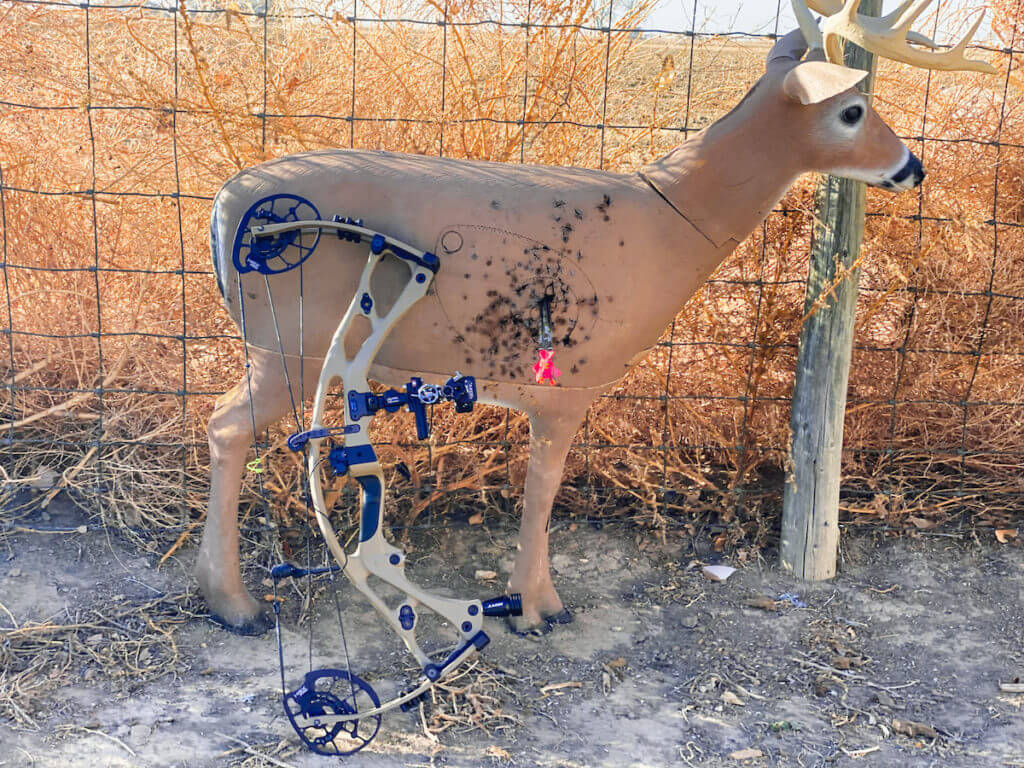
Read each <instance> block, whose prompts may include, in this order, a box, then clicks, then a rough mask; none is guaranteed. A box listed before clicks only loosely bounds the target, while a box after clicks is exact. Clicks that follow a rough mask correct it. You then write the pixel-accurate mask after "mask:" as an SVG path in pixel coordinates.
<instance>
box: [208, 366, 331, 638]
mask: <svg viewBox="0 0 1024 768" xmlns="http://www.w3.org/2000/svg"><path fill="white" fill-rule="evenodd" d="M249 364H250V368H249V371H248V374H247V375H243V376H242V379H241V381H239V382H238V384H236V385H235V386H234V388H233V389H231V390H230V391H229V392H228V393H227V394H225V395H224V396H222V397H220V398H218V400H217V404H216V406H215V408H214V410H213V415H212V416H211V417H210V422H209V425H208V426H207V434H208V437H209V443H210V503H209V508H208V510H207V513H206V523H205V525H204V527H203V539H202V543H201V544H200V546H199V554H198V556H197V557H196V562H195V567H194V574H195V577H196V580H197V581H198V582H199V589H200V591H201V592H202V594H203V597H204V598H205V599H206V604H207V607H208V608H209V610H210V613H211V614H212V616H213V618H214V620H216V621H218V622H219V623H221V624H223V625H224V626H225V627H226V628H228V629H230V630H232V631H234V632H238V633H241V634H247V635H254V634H262V633H263V632H265V631H266V630H267V629H269V628H270V626H271V625H272V622H271V621H270V619H269V617H267V615H266V614H265V612H264V610H263V606H262V605H261V604H260V603H259V602H257V601H256V600H254V599H253V598H252V596H251V595H250V594H249V592H248V590H246V588H245V585H244V584H243V583H242V571H241V565H240V562H239V557H238V496H239V491H240V489H241V485H242V476H243V472H244V471H245V466H246V461H247V457H248V456H249V451H250V449H251V448H252V446H253V433H254V425H255V434H257V435H259V434H260V433H261V432H262V431H263V430H264V429H266V428H267V427H268V426H270V425H271V424H273V423H274V422H276V421H278V420H279V419H280V418H281V417H282V416H284V415H285V414H286V413H290V412H291V403H292V398H291V397H289V392H288V381H289V380H290V382H291V385H292V387H293V388H294V389H295V390H296V391H295V392H294V398H295V402H296V404H298V403H299V400H300V397H301V395H300V393H299V391H298V390H299V362H298V360H297V359H294V358H290V359H289V364H288V377H286V376H285V374H284V368H283V366H282V362H281V357H280V355H279V354H276V353H271V352H267V351H264V350H261V349H257V348H255V347H250V348H249ZM319 368H320V361H319V360H314V359H312V358H307V359H306V361H305V365H304V366H303V369H304V370H303V372H304V374H305V378H306V382H305V386H304V387H303V388H302V389H303V390H304V391H305V393H307V394H308V393H311V392H312V391H313V388H315V386H316V374H317V373H318V372H319ZM250 398H251V403H250Z"/></svg>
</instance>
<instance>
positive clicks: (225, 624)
mask: <svg viewBox="0 0 1024 768" xmlns="http://www.w3.org/2000/svg"><path fill="white" fill-rule="evenodd" d="M209 618H210V621H212V622H213V623H214V624H216V625H217V626H218V627H220V628H221V629H226V630H227V631H228V632H231V633H232V634H234V635H243V636H244V637H260V636H262V635H265V634H266V633H267V632H268V631H269V630H270V628H271V627H273V626H274V621H273V619H271V618H270V616H269V615H268V614H267V613H266V612H264V611H261V612H260V613H257V614H256V615H255V616H254V617H253V618H251V619H246V620H245V621H242V622H240V623H238V624H232V623H231V622H230V621H228V620H227V619H225V618H223V617H221V616H218V615H217V614H216V613H211V614H210V616H209Z"/></svg>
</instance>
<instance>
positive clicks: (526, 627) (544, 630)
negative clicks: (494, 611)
mask: <svg viewBox="0 0 1024 768" xmlns="http://www.w3.org/2000/svg"><path fill="white" fill-rule="evenodd" d="M517 619H518V621H517ZM505 625H506V626H507V627H508V631H509V632H511V633H512V634H513V635H516V636H517V637H542V636H544V635H547V634H549V633H550V632H551V629H552V626H551V625H550V624H549V623H548V622H547V621H545V620H543V619H542V620H541V621H540V623H538V624H532V625H531V624H526V623H523V621H522V617H521V616H518V617H512V616H509V617H508V618H507V619H505Z"/></svg>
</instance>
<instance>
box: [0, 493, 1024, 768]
mask: <svg viewBox="0 0 1024 768" xmlns="http://www.w3.org/2000/svg"><path fill="white" fill-rule="evenodd" d="M51 513H52V514H50V515H48V519H43V518H41V517H40V516H39V515H38V514H34V515H33V516H31V517H29V518H26V519H22V520H20V521H18V523H17V524H16V527H11V526H8V529H7V531H6V536H4V537H2V538H0V603H2V606H3V607H2V608H0V627H3V630H2V632H0V662H2V665H0V688H2V685H3V683H4V681H7V682H8V683H9V682H10V681H11V680H13V679H17V678H16V673H17V672H19V671H20V670H21V669H22V667H24V660H23V659H22V660H19V659H20V657H18V656H13V655H3V654H4V651H5V650H9V649H10V648H12V647H13V646H12V645H11V644H12V643H16V642H20V640H19V638H21V637H22V635H20V634H18V633H17V632H16V631H12V630H11V624H12V622H14V623H15V624H16V625H17V626H18V627H21V628H22V629H23V630H24V629H25V628H26V627H32V626H34V625H33V624H32V622H41V623H46V622H49V623H50V624H72V623H74V622H79V623H86V622H87V620H86V619H85V618H83V617H86V616H89V615H92V616H99V615H102V614H104V613H109V610H110V607H111V606H113V605H129V606H130V605H133V604H134V605H146V604H153V603H154V601H157V603H159V601H160V600H161V599H164V598H166V597H167V596H170V595H176V594H180V593H182V592H188V591H189V590H191V589H192V587H191V586H190V583H189V580H188V576H187V566H188V563H189V561H190V559H191V557H192V553H191V552H189V551H187V550H186V551H185V552H184V553H183V554H182V558H181V560H177V559H173V558H172V559H171V560H169V561H168V563H166V564H165V565H164V566H163V567H162V568H161V569H159V570H158V569H157V568H156V567H155V566H156V560H157V557H156V556H155V555H151V554H145V553H143V552H141V551H140V550H139V549H138V548H137V547H135V546H134V545H132V544H130V543H129V542H127V541H125V540H123V539H121V538H120V537H119V536H118V535H116V534H114V533H113V532H108V531H105V530H103V529H102V528H99V527H92V526H90V525H89V524H88V521H87V520H86V519H85V518H82V517H80V513H77V512H74V511H73V509H71V508H70V507H68V508H67V509H64V511H63V512H61V513H57V512H54V511H53V510H52V509H51ZM83 524H85V525H86V529H85V532H84V533H83V532H81V529H79V530H75V528H76V526H80V525H83ZM53 529H59V530H67V529H70V530H71V531H72V532H71V533H54V532H48V533H41V532H40V531H42V530H50V531H52V530H53ZM513 542H514V532H513V531H512V530H511V529H507V530H506V529H504V528H503V527H501V526H491V527H488V526H486V525H485V526H466V525H458V524H454V525H453V526H452V527H451V528H449V529H448V530H439V529H431V530H427V531H421V532H417V534H416V535H415V536H413V537H412V544H413V548H414V552H413V555H412V556H411V558H410V563H413V564H414V565H413V566H412V572H413V574H414V576H413V577H414V578H415V579H417V580H419V581H420V582H421V583H423V584H426V585H430V586H432V587H433V588H436V589H439V590H447V591H450V592H451V594H457V595H461V596H480V597H486V596H490V595H492V594H495V593H497V592H500V591H501V587H500V584H502V583H503V582H502V579H503V577H504V574H506V573H507V571H508V569H509V568H510V566H511V552H512V548H513ZM695 545H696V546H695ZM552 551H553V553H554V568H555V570H556V573H557V575H556V579H557V583H558V585H559V586H560V589H561V593H562V595H563V597H564V599H565V601H566V603H567V605H569V606H570V607H571V608H572V610H573V612H574V614H575V622H574V623H573V624H571V625H567V626H557V627H556V628H555V629H554V631H552V632H551V633H549V634H546V635H543V636H538V637H527V638H523V637H517V636H514V635H513V634H511V633H510V632H509V631H507V630H506V628H505V627H504V625H503V624H501V623H499V622H497V621H491V622H489V624H488V626H487V628H486V629H487V631H488V633H489V634H490V635H491V637H492V643H491V645H490V646H489V647H488V648H487V649H486V650H485V651H484V660H483V661H482V662H481V663H480V664H479V665H478V666H477V668H476V669H474V670H473V671H472V672H470V673H469V674H468V675H467V676H466V677H464V678H462V679H461V680H460V681H457V683H456V686H457V687H458V686H461V687H463V688H468V694H464V695H462V696H461V697H460V696H456V697H455V699H454V701H455V704H456V705H457V706H458V708H459V709H458V711H457V712H456V711H454V710H453V709H452V698H451V695H450V694H446V695H445V697H444V701H443V702H442V703H441V704H440V705H439V706H435V707H433V708H432V709H431V708H427V709H425V710H424V712H423V713H422V714H421V713H420V712H411V713H401V712H397V713H392V714H390V715H388V716H385V718H384V720H383V724H382V726H381V731H380V734H379V735H378V737H377V739H376V740H375V741H374V742H373V743H372V744H371V745H370V746H369V747H368V748H367V749H366V750H364V751H363V752H362V753H360V754H359V755H357V756H355V757H353V758H349V759H348V764H349V765H351V766H369V765H373V766H385V767H387V766H395V767H396V768H397V767H398V766H428V765H429V766H434V765H438V766H440V765H449V766H490V765H514V766H564V767H565V768H570V767H572V768H576V767H578V766H609V767H611V766H623V767H626V766H631V767H637V768H639V767H641V766H644V767H647V766H667V765H688V766H730V765H751V766H805V767H806V766H825V765H829V766H833V765H837V766H846V765H850V766H922V768H923V767H924V766H949V767H950V768H954V767H959V766H963V767H964V768H967V767H968V766H970V767H973V766H1024V711H1022V710H1024V695H1022V694H1010V693H1001V692H1000V690H999V683H1000V682H1009V681H1012V680H1013V679H1014V678H1016V677H1018V676H1021V677H1024V607H1022V589H1024V551H1022V549H1021V548H1019V547H1018V548H1015V547H1011V546H1005V545H997V544H995V543H994V542H993V543H991V544H989V543H983V542H979V541H977V540H976V539H973V540H971V541H969V542H962V541H959V540H958V539H955V538H953V537H951V536H930V537H928V538H927V539H914V540H907V539H899V540H897V539H887V538H884V537H882V536H879V535H865V534H863V533H861V534H856V533H849V534H847V535H846V538H845V539H844V552H843V563H842V573H841V575H840V576H839V577H838V578H837V579H835V580H834V581H832V582H829V583H822V584H817V585H813V586H809V585H806V584H800V583H797V582H796V581H795V580H793V579H791V578H789V577H787V576H785V575H783V574H782V573H780V572H779V570H778V568H777V567H776V566H775V564H774V562H773V561H772V560H771V559H770V553H769V556H768V557H769V559H765V560H755V561H753V562H749V563H746V564H742V565H741V566H740V569H739V571H738V572H737V573H736V574H735V575H733V576H732V577H731V578H729V579H728V580H727V581H726V582H724V583H714V582H711V581H709V580H708V579H707V578H705V577H704V576H703V575H702V573H701V568H700V567H699V566H696V565H695V563H696V562H701V563H704V562H711V561H714V560H715V558H716V555H714V554H713V553H711V552H710V550H709V548H708V547H706V546H702V545H701V542H694V540H692V539H690V538H689V537H669V538H668V539H667V540H666V541H664V542H662V541H660V540H658V539H656V538H652V537H651V536H650V535H649V534H641V533H638V531H637V530H636V529H635V528H627V527H619V526H605V527H604V528H602V529H600V530H598V529H596V528H594V527H592V526H590V525H580V526H571V525H569V524H568V523H565V522H562V523H560V524H558V525H556V527H555V529H554V531H553V532H552ZM717 557H721V562H722V563H725V564H728V563H731V564H733V565H737V564H738V563H736V562H734V561H733V559H731V558H730V557H729V556H728V555H726V556H724V557H722V556H717ZM478 570H492V571H495V572H497V573H498V574H499V575H498V579H497V580H496V581H493V582H491V583H481V582H480V581H478V580H477V578H476V571H478ZM250 575H252V576H254V577H255V581H254V585H255V587H256V589H257V590H259V591H260V592H265V591H268V590H267V589H266V587H265V586H263V585H262V584H260V582H259V579H260V575H259V574H258V573H253V574H250ZM785 593H792V594H796V595H798V596H799V597H798V598H796V599H798V600H799V601H800V602H802V603H806V607H799V606H797V605H793V604H791V603H790V602H786V601H781V602H777V601H775V600H774V599H777V598H779V596H780V595H783V594H785ZM283 595H284V596H285V597H286V598H288V601H286V603H285V605H286V607H289V608H297V601H299V600H300V599H301V596H300V595H299V593H298V592H297V591H296V590H295V589H291V590H289V589H287V588H286V589H285V590H283ZM766 597H770V598H773V600H772V601H769V600H765V598H766ZM340 600H341V605H342V612H343V614H344V615H345V617H346V622H345V630H346V633H347V635H346V637H347V640H348V644H349V649H350V652H351V655H352V666H353V668H354V669H355V670H356V671H357V672H358V673H359V674H361V675H362V676H363V677H364V678H367V679H369V680H371V681H373V684H374V686H375V687H377V688H378V692H379V693H380V694H381V696H382V698H383V697H385V696H387V697H390V696H392V695H393V694H394V692H395V691H396V690H397V688H398V687H399V686H402V685H403V684H404V683H406V682H408V681H409V680H411V679H412V675H411V670H410V668H409V664H408V657H407V656H404V655H403V654H402V653H401V652H400V648H399V647H398V643H397V641H396V640H395V639H394V638H393V637H392V636H391V635H390V634H389V632H388V631H387V630H386V629H385V628H384V626H383V624H382V623H381V622H380V621H378V620H377V619H376V618H375V617H374V616H372V615H370V613H369V610H368V605H367V604H366V603H365V602H363V601H362V600H359V599H356V598H355V597H354V596H353V591H352V590H351V589H348V588H345V587H343V588H342V590H341V592H340ZM751 603H755V604H756V605H752V604H751ZM181 604H182V605H190V606H193V608H195V607H196V606H199V603H198V602H197V601H196V600H195V599H194V597H186V599H185V601H184V602H182V603H181ZM758 606H763V607H758ZM768 608H776V610H767V609H768ZM4 609H6V610H4ZM284 613H285V615H286V616H294V614H295V610H292V611H291V613H289V610H285V611H284ZM313 614H314V616H315V617H316V619H315V621H314V638H315V645H316V653H315V661H316V663H317V664H320V665H333V666H343V662H342V661H340V660H339V659H340V658H341V647H340V641H339V639H338V633H337V619H336V615H335V612H334V603H333V599H332V597H331V592H330V590H328V589H326V588H325V589H321V590H318V591H317V592H316V594H315V596H314V601H313ZM165 618H166V617H165ZM172 618H173V617H172ZM173 621H174V624H172V626H173V627H174V628H172V630H170V631H171V633H172V634H171V635H170V637H171V638H172V640H173V643H165V644H164V645H162V646H154V650H153V651H152V652H151V653H152V654H158V655H159V654H163V656H164V657H166V658H165V659H164V660H163V662H162V663H163V664H165V666H166V670H165V671H164V672H163V673H162V674H158V675H156V676H155V677H154V679H152V680H150V681H148V682H140V681H139V680H137V679H133V677H132V676H131V675H126V676H123V677H116V676H115V677H112V676H111V675H109V674H97V671H96V665H95V664H93V663H92V662H90V661H89V657H88V656H86V657H85V661H84V662H82V663H78V662H77V661H76V663H75V664H73V665H70V666H67V667H66V668H61V669H58V668H56V667H55V668H54V670H53V672H52V676H53V677H54V678H55V679H54V680H53V686H52V688H51V689H50V690H48V691H47V692H46V693H45V694H41V695H34V696H25V697H23V698H22V699H21V700H20V706H21V707H22V710H23V712H24V714H25V715H26V717H27V718H29V719H31V721H32V722H34V723H35V727H32V725H30V724H28V722H27V721H26V719H25V718H20V717H15V716H14V715H13V713H12V712H13V711H12V710H11V709H10V707H9V706H8V707H7V708H6V710H4V709H0V711H6V712H7V715H8V716H7V717H4V718H0V766H5V767H6V766H11V767H13V766H18V767H19V768H20V767H21V766H39V768H46V767H48V766H189V767H190V768H191V767H195V768H200V767H205V766H237V765H245V766H248V767H249V768H256V767H257V766H270V765H276V766H294V768H300V767H301V766H318V765H326V764H328V762H327V761H328V760H329V759H328V758H322V757H318V756H315V755H312V754H309V753H307V752H305V751H303V750H301V749H299V746H298V743H297V740H296V738H295V735H294V733H293V732H292V731H291V729H290V727H289V725H288V722H287V720H286V719H285V717H284V716H283V713H282V711H281V709H280V705H279V700H280V699H279V696H280V679H279V672H278V667H277V658H276V646H275V641H274V635H273V633H272V632H271V633H269V634H267V635H266V636H263V637H256V638H252V637H238V636H235V635H232V634H228V633H227V632H225V631H223V630H222V629H220V628H218V627H216V626H214V625H213V624H212V623H210V622H209V621H208V620H206V619H204V618H202V617H201V615H195V614H194V613H186V614H182V615H181V616H180V617H179V618H177V619H173ZM117 623H119V622H116V621H115V624H117ZM160 626H162V627H165V626H166V624H163V625H160ZM133 627H134V625H131V624H125V625H124V626H123V627H122V628H121V629H123V631H124V632H125V633H126V634H129V635H130V633H131V632H133V631H142V630H136V629H133ZM71 631H72V632H73V631H74V630H73V629H72V630H71ZM118 631H120V630H119V629H118V628H117V627H116V626H115V627H114V629H113V630H111V629H110V627H109V626H106V628H105V629H104V632H107V633H108V634H100V633H96V634H91V633H92V630H91V629H89V628H84V629H83V630H82V632H83V633H84V635H86V637H85V638H84V640H82V643H84V644H85V646H88V644H89V643H90V642H93V643H94V645H97V644H102V643H105V642H108V640H107V639H105V638H111V637H116V633H117V632H118ZM109 632H114V633H115V634H114V635H111V634H109ZM284 637H285V652H286V659H288V660H289V664H290V666H289V676H290V680H291V682H293V683H296V681H297V680H299V679H300V678H301V675H302V673H303V672H304V671H305V669H306V664H307V663H308V659H307V647H308V646H307V643H308V637H307V634H306V628H305V627H300V626H296V624H295V622H294V621H293V620H292V618H289V619H288V621H286V623H285V629H284ZM97 638H98V639H97ZM129 639H130V638H129ZM172 648H173V649H174V650H176V653H177V659H176V660H174V659H173V658H172V657H173V653H172V652H171V651H169V650H168V649H172ZM142 653H143V654H144V657H145V656H148V655H149V652H147V651H143V652H142ZM76 658H78V657H76ZM143 661H145V658H143ZM143 661H140V660H139V657H138V656H137V657H136V659H135V661H134V662H132V663H133V664H136V665H139V666H142V665H143ZM158 661H160V660H159V659H158ZM19 664H20V665H21V666H18V665H19ZM389 681H392V682H389ZM474 697H475V698H474ZM16 701H17V699H16ZM474 701H475V702H476V703H477V705H478V706H480V705H481V702H483V706H484V709H486V710H487V712H486V716H485V717H483V716H482V719H480V718H478V722H482V723H483V724H485V725H488V726H489V731H490V732H489V733H487V732H484V731H483V730H481V729H480V728H473V727H472V726H470V725H469V724H468V723H469V720H467V719H466V718H465V717H464V716H465V714H466V713H467V712H473V711H474V709H473V706H474V705H473V702H474ZM2 704H3V702H2V701H0V707H2ZM439 712H440V715H439V714H438V713H439ZM446 713H447V715H448V716H451V717H452V718H453V719H452V720H449V721H447V722H452V723H454V724H453V725H452V727H450V728H448V729H447V730H445V731H444V732H442V733H440V734H439V735H437V736H431V735H428V734H427V733H426V732H425V729H424V724H431V723H432V724H433V725H434V726H435V727H436V726H438V725H439V724H441V723H443V722H446V721H445V720H444V719H443V718H442V717H441V716H442V715H445V714H446ZM901 722H902V723H907V722H910V723H916V724H919V726H915V725H911V726H901V725H900V723H901ZM907 728H910V729H914V728H918V729H919V730H918V732H917V733H916V735H914V736H908V735H903V734H900V733H897V732H894V731H896V730H907ZM257 755H263V756H262V757H260V756H257ZM743 755H750V757H746V758H744V757H743Z"/></svg>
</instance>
